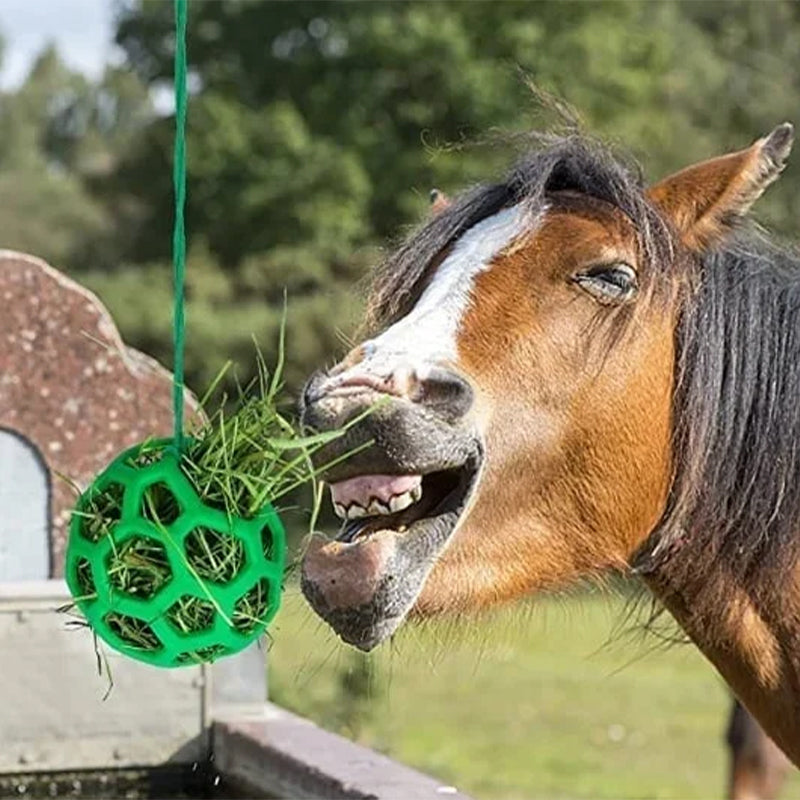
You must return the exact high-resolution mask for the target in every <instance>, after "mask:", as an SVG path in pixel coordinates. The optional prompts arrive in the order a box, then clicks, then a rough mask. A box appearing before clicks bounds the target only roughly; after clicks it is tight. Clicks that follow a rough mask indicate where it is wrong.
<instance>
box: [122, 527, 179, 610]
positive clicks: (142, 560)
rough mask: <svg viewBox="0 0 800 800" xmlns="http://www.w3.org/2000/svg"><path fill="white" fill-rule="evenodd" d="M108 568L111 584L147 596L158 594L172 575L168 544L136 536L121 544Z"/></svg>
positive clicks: (143, 597)
mask: <svg viewBox="0 0 800 800" xmlns="http://www.w3.org/2000/svg"><path fill="white" fill-rule="evenodd" d="M106 571H107V574H108V580H109V582H110V583H111V586H113V587H114V588H115V589H119V591H121V592H125V593H126V594H129V595H133V596H135V597H138V598H141V599H143V600H148V599H150V598H151V597H154V596H155V595H156V593H157V592H158V591H159V589H161V587H162V586H164V584H165V583H167V582H168V581H169V579H170V578H171V577H172V567H171V566H170V563H169V559H168V558H167V551H166V548H165V547H164V545H163V544H161V542H157V541H155V540H154V539H150V538H149V537H147V536H133V537H131V538H130V539H127V540H126V541H124V542H123V543H122V544H121V545H118V546H117V547H116V549H115V550H114V552H113V553H111V555H110V556H109V557H108V561H107V565H106Z"/></svg>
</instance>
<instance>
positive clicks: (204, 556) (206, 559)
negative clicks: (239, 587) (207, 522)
mask: <svg viewBox="0 0 800 800" xmlns="http://www.w3.org/2000/svg"><path fill="white" fill-rule="evenodd" d="M184 546H185V547H186V558H187V560H188V561H189V564H191V566H192V568H193V569H194V570H195V572H196V573H197V574H198V575H199V576H200V577H201V578H203V579H204V580H208V581H213V582H214V583H228V582H229V581H232V580H233V579H234V578H235V577H236V576H237V575H238V574H239V573H240V572H241V571H242V570H243V569H244V566H245V554H244V545H243V544H242V542H241V541H240V540H239V539H237V538H236V537H235V536H231V535H230V534H227V533H221V532H220V531H215V530H214V529H213V528H195V529H194V530H193V531H191V532H190V533H189V535H188V536H187V537H186V539H185V540H184Z"/></svg>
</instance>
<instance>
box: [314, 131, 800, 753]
mask: <svg viewBox="0 0 800 800" xmlns="http://www.w3.org/2000/svg"><path fill="white" fill-rule="evenodd" d="M793 138H794V132H793V128H792V126H791V125H790V124H788V123H784V124H783V125H780V126H778V127H777V128H775V129H774V130H773V131H772V132H771V133H769V134H768V135H767V136H764V137H763V138H761V139H758V140H757V141H755V142H754V143H753V144H752V145H751V146H749V147H747V148H746V149H743V150H740V151H737V152H732V153H728V154H725V155H722V156H719V157H716V158H711V159H709V160H707V161H704V162H702V163H698V164H694V165H692V166H689V167H687V168H685V169H683V170H681V171H680V172H678V173H676V174H674V175H671V176H668V177H666V178H664V179H663V180H660V181H659V182H657V183H655V184H653V185H647V184H646V183H645V182H644V180H643V179H642V173H641V170H640V169H639V168H638V166H637V165H636V164H635V163H634V162H633V161H632V160H631V159H629V158H627V157H626V156H624V155H620V154H618V153H616V152H613V151H611V150H610V149H609V148H608V147H606V146H605V145H603V144H602V143H599V142H597V141H595V140H594V139H592V138H590V137H588V136H585V135H583V134H580V133H575V132H568V133H565V134H562V135H551V136H547V135H543V136H540V137H537V138H536V139H535V140H532V142H531V147H530V152H528V153H527V155H525V156H524V157H522V158H521V159H520V160H519V161H518V162H517V163H516V164H515V165H514V166H513V167H512V168H511V170H510V172H508V174H507V175H506V176H505V177H503V178H501V179H499V180H497V181H496V182H493V183H486V184H482V185H479V186H477V187H476V188H473V189H471V190H469V191H467V192H465V193H464V194H462V195H460V196H458V197H456V198H454V199H453V200H452V201H450V202H448V203H444V204H442V203H440V205H443V206H444V207H442V208H440V209H439V210H438V213H436V214H434V215H432V216H431V217H430V218H429V219H428V220H427V221H426V222H425V223H424V224H422V225H421V226H420V227H419V228H418V229H417V230H416V231H414V232H413V233H412V234H411V235H410V236H409V237H408V238H407V239H406V241H405V242H404V243H403V244H402V245H400V246H399V248H398V249H397V250H396V251H395V252H394V253H393V254H391V255H390V256H389V257H388V258H387V259H386V260H385V262H384V263H383V264H382V265H381V266H380V267H379V268H378V269H377V270H376V271H375V275H374V280H373V284H372V288H371V291H370V296H369V300H368V306H367V314H366V327H367V334H366V335H365V338H364V340H363V341H362V342H361V343H360V344H358V345H357V346H356V347H354V348H353V349H352V350H351V351H350V352H349V353H348V354H347V355H346V356H345V357H344V358H343V359H342V360H341V361H340V362H339V363H338V364H336V365H335V366H334V367H333V368H331V369H328V370H321V371H318V372H317V373H315V374H313V375H312V376H311V377H310V378H309V380H308V382H307V383H306V385H305V387H304V389H303V392H302V398H301V402H300V405H301V416H302V420H303V422H304V424H305V425H307V426H308V427H309V428H312V429H314V430H318V431H331V430H342V431H343V432H342V434H341V435H340V436H339V437H337V438H336V439H335V440H333V441H332V442H330V443H329V444H328V445H327V446H326V447H325V448H324V449H323V450H321V451H320V452H319V454H318V456H317V459H318V464H319V466H320V468H321V469H322V470H323V477H324V479H325V481H326V483H327V484H328V485H329V487H330V494H331V498H332V501H333V505H334V510H335V511H336V513H337V514H338V515H339V516H341V517H342V519H343V525H342V528H341V531H340V532H339V534H338V535H337V536H336V537H334V538H328V537H326V536H323V535H321V534H318V535H315V536H313V537H312V538H311V540H310V541H309V543H308V545H307V548H306V552H305V554H304V556H303V561H302V569H301V586H302V591H303V593H304V594H305V596H306V598H307V600H308V601H309V603H310V605H311V606H312V608H313V609H314V610H315V611H316V612H317V613H318V614H319V615H320V616H321V617H322V618H323V619H324V620H326V621H327V622H328V623H329V624H330V625H331V626H332V627H333V629H334V630H335V631H336V632H337V634H338V635H339V636H340V637H341V638H342V639H343V640H344V641H346V642H348V643H350V644H352V645H354V646H356V647H358V648H361V649H362V650H370V649H372V648H373V647H375V646H376V645H378V644H379V643H380V642H382V641H384V640H385V639H387V638H388V637H389V636H391V634H392V633H393V632H394V631H395V630H396V629H397V628H398V626H400V625H401V623H402V622H403V621H404V620H406V619H415V618H416V619H419V618H426V617H431V616H435V615H440V614H448V613H449V614H456V615H457V614H458V613H459V612H461V611H464V610H467V609H470V610H471V609H479V608H482V607H486V606H490V605H493V604H497V603H500V602H505V601H509V600H513V599H515V598H518V597H521V596H524V595H530V594H533V593H536V592H543V591H550V590H558V589H560V588H561V587H564V586H566V585H569V584H570V583H574V582H576V581H578V580H580V579H586V578H591V577H593V576H598V575H601V574H604V573H606V572H607V571H608V570H617V571H621V572H623V573H627V574H630V575H633V576H636V577H637V578H638V579H639V580H640V581H641V582H643V584H644V586H645V587H646V588H647V589H648V590H649V592H650V593H651V595H652V596H653V597H654V598H655V601H656V603H657V604H658V605H659V607H660V608H661V609H665V610H666V611H668V612H669V613H671V615H672V616H673V617H674V619H675V620H676V621H677V623H678V624H679V625H680V627H682V629H683V631H684V632H685V633H686V634H687V635H688V637H689V638H690V639H691V640H692V641H693V642H694V643H695V645H696V646H697V647H698V648H699V649H700V650H701V651H702V652H703V653H704V655H705V656H706V658H707V659H708V660H709V661H710V662H711V663H712V664H713V665H714V666H715V667H716V669H717V670H718V672H719V673H720V675H721V676H722V677H723V678H724V679H725V681H726V682H727V683H728V685H729V686H730V687H731V689H732V691H733V693H734V694H735V695H736V696H737V697H738V698H739V699H740V700H741V701H742V703H743V704H744V706H745V707H746V708H747V709H748V710H749V711H750V712H751V713H752V715H753V716H754V717H755V719H756V720H757V721H758V722H759V723H760V725H761V726H762V727H763V729H764V730H765V731H766V733H767V734H768V735H769V736H770V737H771V738H772V739H773V740H774V741H775V742H776V743H777V745H778V746H779V747H780V748H781V749H782V750H783V751H784V752H785V753H786V754H787V755H788V756H789V758H790V759H791V760H792V761H793V762H794V763H795V764H796V765H797V764H800V714H797V713H793V712H795V711H796V710H797V709H798V703H799V702H800V582H799V581H798V578H799V577H800V572H798V562H799V561H800V535H798V534H800V530H799V529H800V414H798V412H797V398H798V397H800V258H798V256H797V255H795V254H794V253H793V252H792V251H791V249H789V248H788V247H785V246H781V245H779V244H778V243H776V242H775V241H774V240H773V239H772V238H770V237H769V236H768V235H767V234H766V233H765V232H764V231H762V230H761V229H760V228H758V227H757V226H754V225H753V224H751V223H750V222H749V221H748V220H749V217H748V212H749V210H750V208H751V207H752V205H753V204H754V202H755V201H756V200H757V199H758V197H760V196H761V194H762V193H763V192H764V190H765V189H766V188H767V187H768V186H769V185H770V184H771V183H772V182H773V181H775V180H776V179H777V178H778V176H779V175H780V173H781V171H782V170H783V168H784V166H785V164H786V161H787V159H788V156H789V153H790V150H791V146H792V143H793ZM348 454H349V457H347V458H345V456H346V455H348Z"/></svg>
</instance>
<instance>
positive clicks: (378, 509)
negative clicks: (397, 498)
mask: <svg viewBox="0 0 800 800" xmlns="http://www.w3.org/2000/svg"><path fill="white" fill-rule="evenodd" d="M367 511H369V513H370V514H374V515H376V516H377V515H379V514H390V513H391V511H390V509H389V508H388V507H387V506H385V505H384V504H383V503H381V501H380V500H378V499H376V498H375V497H373V498H372V500H370V502H369V506H368V507H367Z"/></svg>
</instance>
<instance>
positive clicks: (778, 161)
mask: <svg viewBox="0 0 800 800" xmlns="http://www.w3.org/2000/svg"><path fill="white" fill-rule="evenodd" d="M793 140H794V128H793V127H792V126H791V125H790V124H789V123H788V122H784V123H783V125H779V126H778V127H777V128H775V130H774V131H772V133H770V134H769V136H765V137H764V138H763V139H759V140H758V141H757V142H755V143H754V144H753V145H751V146H750V147H748V148H747V149H746V150H740V151H739V152H737V153H729V154H728V155H724V156H720V157H719V158H712V159H710V160H709V161H703V162H702V163H700V164H695V165H694V166H691V167H687V168H686V169H684V170H681V171H680V172H677V173H676V174H675V175H671V176H669V177H668V178H665V179H664V180H662V181H660V182H659V183H657V184H655V186H653V187H651V188H650V190H649V192H648V194H649V196H650V199H651V200H652V201H653V202H654V203H655V204H656V205H657V206H658V207H659V208H660V209H661V211H662V212H663V213H664V214H665V216H666V217H667V218H668V219H669V220H670V221H671V222H672V224H673V225H674V226H675V227H676V229H677V230H678V233H679V234H680V235H681V237H682V239H683V241H684V242H685V243H686V245H687V246H689V247H690V248H692V249H698V250H699V249H703V248H704V247H708V246H709V245H712V244H714V242H715V241H717V240H718V239H720V238H721V237H722V236H723V235H724V234H725V231H726V230H727V229H728V228H729V226H730V225H731V223H733V222H735V221H736V219H737V218H740V217H743V216H744V215H745V214H746V213H747V211H748V209H749V208H750V206H752V205H753V203H754V202H755V201H756V200H757V199H758V198H759V197H760V196H761V195H762V193H763V192H764V190H765V189H766V188H767V186H769V185H770V184H771V183H772V182H773V181H774V180H775V179H776V178H777V177H778V175H780V173H781V171H782V170H783V168H784V166H785V165H786V159H787V158H788V157H789V152H790V151H791V149H792V142H793Z"/></svg>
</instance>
